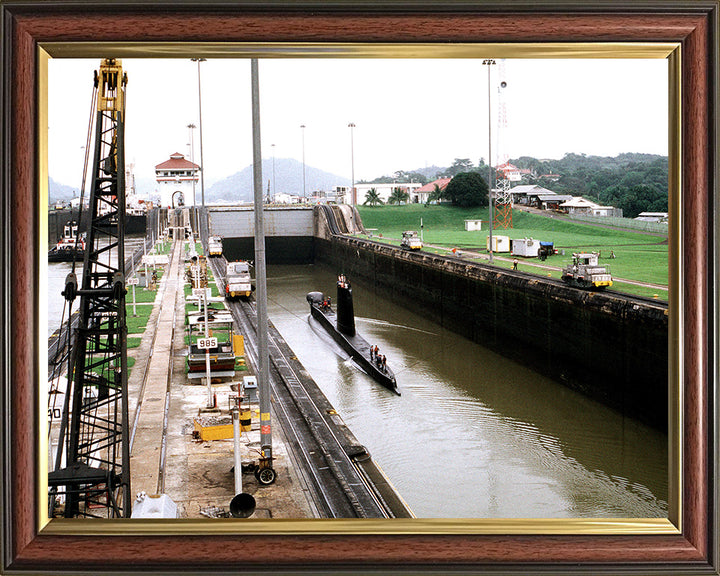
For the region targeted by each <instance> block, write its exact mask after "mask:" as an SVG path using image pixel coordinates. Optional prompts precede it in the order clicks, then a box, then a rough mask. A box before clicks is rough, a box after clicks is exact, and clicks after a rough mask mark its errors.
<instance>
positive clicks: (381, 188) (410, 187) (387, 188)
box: [346, 182, 422, 204]
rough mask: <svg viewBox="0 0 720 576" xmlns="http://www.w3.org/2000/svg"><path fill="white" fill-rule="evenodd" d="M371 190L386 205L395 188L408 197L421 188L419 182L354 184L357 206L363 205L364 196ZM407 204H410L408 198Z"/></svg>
mask: <svg viewBox="0 0 720 576" xmlns="http://www.w3.org/2000/svg"><path fill="white" fill-rule="evenodd" d="M371 188H375V190H376V191H377V193H378V196H380V199H381V200H382V201H383V202H385V204H387V201H388V199H389V198H390V195H391V194H392V192H393V190H394V189H395V188H401V189H403V190H405V192H407V193H408V196H410V197H412V195H413V192H415V191H416V190H417V189H418V188H422V184H420V182H392V183H390V184H355V190H356V191H357V203H358V204H364V203H365V196H366V195H367V193H368V192H369V191H370V189H371ZM407 202H408V203H410V202H411V200H410V198H408V200H407ZM347 203H349V202H346V204H347Z"/></svg>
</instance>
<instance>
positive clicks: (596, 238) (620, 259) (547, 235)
mask: <svg viewBox="0 0 720 576" xmlns="http://www.w3.org/2000/svg"><path fill="white" fill-rule="evenodd" d="M359 211H360V215H361V217H362V220H363V224H364V225H365V227H366V228H377V229H378V231H377V232H376V233H375V234H376V235H378V234H382V236H383V238H386V239H387V241H388V242H390V243H394V244H398V243H399V238H400V236H401V232H402V231H403V230H418V231H419V230H420V219H421V218H422V222H423V236H424V239H425V243H426V244H435V245H438V246H443V247H446V248H449V249H451V248H458V249H459V250H476V251H484V247H485V242H486V240H485V239H486V238H487V235H488V231H487V230H482V231H477V232H467V231H465V222H464V221H465V220H470V219H472V220H483V221H484V222H487V220H488V209H487V208H455V207H452V206H428V207H425V206H424V205H422V204H420V205H408V206H382V207H374V208H373V207H367V206H360V207H359ZM494 234H498V235H505V236H510V238H524V237H531V238H535V239H537V240H543V241H550V242H554V243H555V248H557V249H558V250H565V253H566V255H565V256H557V257H552V258H550V259H549V260H548V261H547V264H549V265H552V266H564V265H565V264H566V263H567V261H568V260H569V255H570V253H571V252H578V251H581V250H594V251H598V250H599V251H601V253H602V255H603V258H602V259H601V263H602V264H604V265H608V266H609V267H610V268H611V271H612V273H613V275H614V276H617V277H620V278H626V279H629V280H639V281H643V282H652V283H654V284H662V285H665V286H666V285H667V283H668V249H667V241H666V239H665V238H662V237H658V236H652V235H649V234H642V233H639V232H631V231H625V230H615V229H609V228H601V227H598V226H593V225H590V224H583V223H579V222H573V221H569V220H567V219H565V218H562V217H558V216H555V217H552V218H549V217H546V216H540V215H537V214H528V213H526V212H519V211H513V228H512V229H509V230H495V231H494ZM390 239H395V240H397V241H393V240H390ZM611 250H612V251H614V252H615V256H616V258H615V259H610V258H608V257H606V256H609V255H610V251H611ZM497 262H498V265H501V266H505V265H508V264H506V263H504V262H502V261H497ZM522 262H523V261H522V260H521V265H520V269H521V270H526V271H529V272H538V273H541V274H543V275H546V274H547V272H543V271H540V270H538V269H537V268H535V267H532V266H524V265H523V264H522ZM528 262H533V263H534V262H538V260H537V259H535V258H533V259H530V260H528ZM552 275H553V276H555V277H559V273H552ZM628 286H629V285H618V286H616V288H618V289H625V288H626V287H627V290H628V291H631V290H632V292H633V293H641V294H650V295H652V294H653V293H654V292H657V291H652V290H637V289H631V288H629V287H628ZM661 297H663V298H664V297H665V294H662V295H661Z"/></svg>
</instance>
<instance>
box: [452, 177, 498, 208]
mask: <svg viewBox="0 0 720 576" xmlns="http://www.w3.org/2000/svg"><path fill="white" fill-rule="evenodd" d="M443 198H447V199H448V200H450V201H451V202H452V203H453V204H454V205H455V206H462V207H468V206H487V205H488V185H487V182H486V181H485V180H484V179H483V177H482V175H480V174H479V173H478V172H462V173H461V174H458V175H457V176H455V177H454V178H453V179H452V180H450V182H449V183H448V185H447V187H446V188H445V192H444V193H443Z"/></svg>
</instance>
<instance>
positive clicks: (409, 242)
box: [400, 230, 422, 250]
mask: <svg viewBox="0 0 720 576" xmlns="http://www.w3.org/2000/svg"><path fill="white" fill-rule="evenodd" d="M400 246H401V247H402V248H403V249H405V250H420V249H421V248H422V241H421V240H420V238H419V237H418V233H417V232H414V231H412V230H408V231H407V232H403V233H402V240H401V241H400Z"/></svg>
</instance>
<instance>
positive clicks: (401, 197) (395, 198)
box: [388, 188, 410, 204]
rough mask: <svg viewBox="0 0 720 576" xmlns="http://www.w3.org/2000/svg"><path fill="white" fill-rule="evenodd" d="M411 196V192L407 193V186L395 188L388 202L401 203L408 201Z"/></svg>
mask: <svg viewBox="0 0 720 576" xmlns="http://www.w3.org/2000/svg"><path fill="white" fill-rule="evenodd" d="M409 198H410V194H408V193H407V191H406V190H405V188H393V191H392V194H390V198H388V204H401V203H402V202H406V201H407V200H408V199H409Z"/></svg>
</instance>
